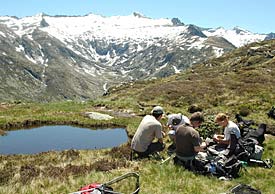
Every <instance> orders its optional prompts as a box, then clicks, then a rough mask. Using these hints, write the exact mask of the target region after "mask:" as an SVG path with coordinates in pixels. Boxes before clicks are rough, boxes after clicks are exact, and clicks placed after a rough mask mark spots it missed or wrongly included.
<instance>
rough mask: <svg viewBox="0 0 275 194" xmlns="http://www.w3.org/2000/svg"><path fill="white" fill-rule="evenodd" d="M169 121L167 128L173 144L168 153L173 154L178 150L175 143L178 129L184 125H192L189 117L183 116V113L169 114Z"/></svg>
mask: <svg viewBox="0 0 275 194" xmlns="http://www.w3.org/2000/svg"><path fill="white" fill-rule="evenodd" d="M167 118H168V121H167V124H166V126H167V127H168V128H169V131H168V133H167V134H168V136H169V138H170V140H171V141H172V144H171V145H170V146H168V151H169V152H171V153H173V152H174V151H175V149H176V142H175V134H176V129H177V128H178V127H179V126H180V125H183V124H186V123H188V124H190V120H189V119H188V117H187V116H184V115H182V114H181V113H177V114H169V115H168V116H167Z"/></svg>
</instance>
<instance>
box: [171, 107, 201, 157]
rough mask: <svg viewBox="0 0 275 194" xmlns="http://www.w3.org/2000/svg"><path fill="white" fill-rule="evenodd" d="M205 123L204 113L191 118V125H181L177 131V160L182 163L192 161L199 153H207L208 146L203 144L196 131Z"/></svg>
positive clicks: (197, 113)
mask: <svg viewBox="0 0 275 194" xmlns="http://www.w3.org/2000/svg"><path fill="white" fill-rule="evenodd" d="M203 122H204V116H203V114H202V112H195V113H193V114H192V115H191V117H190V124H189V123H186V124H184V125H180V126H179V127H178V128H177V129H176V134H175V140H176V158H177V159H178V160H180V161H182V162H188V161H192V160H193V159H194V158H195V156H196V155H197V154H198V153H199V152H203V151H205V150H204V149H205V147H206V144H205V142H202V139H201V137H200V135H199V132H198V131H196V128H198V127H199V126H200V125H201V124H202V123H203Z"/></svg>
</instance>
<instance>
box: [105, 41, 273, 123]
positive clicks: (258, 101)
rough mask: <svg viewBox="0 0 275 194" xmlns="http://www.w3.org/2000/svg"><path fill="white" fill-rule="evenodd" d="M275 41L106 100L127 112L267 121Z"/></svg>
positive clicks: (116, 91)
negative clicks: (159, 109)
mask: <svg viewBox="0 0 275 194" xmlns="http://www.w3.org/2000/svg"><path fill="white" fill-rule="evenodd" d="M274 55H275V41H274V40H270V41H263V42H260V43H252V44H249V45H247V46H244V47H241V48H238V49H236V50H234V51H233V52H230V53H227V54H225V55H223V56H221V57H219V58H216V59H212V60H209V61H207V62H204V63H202V64H198V65H194V66H193V67H192V68H189V69H187V70H186V71H184V72H183V73H180V74H177V75H174V76H171V77H168V78H164V79H155V80H151V81H149V82H143V81H140V82H135V83H130V84H124V85H121V86H119V87H114V88H111V89H110V95H109V96H107V97H105V100H107V101H108V100H110V101H120V102H122V103H124V105H125V106H132V107H133V108H134V107H140V106H142V105H154V104H161V105H163V106H164V107H166V108H167V111H168V112H169V111H170V112H171V111H172V112H173V111H186V110H187V109H188V107H189V106H191V105H193V104H196V105H198V106H199V107H201V108H202V109H203V110H204V111H206V112H209V113H211V112H218V111H226V112H229V113H231V114H234V113H237V112H242V113H243V114H246V115H247V114H250V116H251V117H252V118H254V119H257V120H259V119H262V120H266V115H265V113H266V112H267V111H268V110H269V109H270V108H271V106H272V105H274V104H275V101H274V99H275V79H274V77H275V58H274Z"/></svg>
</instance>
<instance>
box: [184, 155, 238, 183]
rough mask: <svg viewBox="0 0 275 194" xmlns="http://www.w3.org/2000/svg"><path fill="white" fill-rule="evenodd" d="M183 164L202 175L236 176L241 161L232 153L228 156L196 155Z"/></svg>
mask: <svg viewBox="0 0 275 194" xmlns="http://www.w3.org/2000/svg"><path fill="white" fill-rule="evenodd" d="M186 164H188V165H186ZM183 166H184V167H185V168H187V169H188V170H190V171H193V172H195V173H198V174H202V175H208V174H210V175H213V176H216V177H225V178H237V177H239V173H240V171H241V168H242V163H241V162H240V161H239V160H238V159H237V158H236V156H234V155H233V156H231V157H229V158H226V157H221V156H216V157H213V156H209V155H207V156H202V157H201V156H196V157H195V159H193V160H191V161H188V162H185V163H183Z"/></svg>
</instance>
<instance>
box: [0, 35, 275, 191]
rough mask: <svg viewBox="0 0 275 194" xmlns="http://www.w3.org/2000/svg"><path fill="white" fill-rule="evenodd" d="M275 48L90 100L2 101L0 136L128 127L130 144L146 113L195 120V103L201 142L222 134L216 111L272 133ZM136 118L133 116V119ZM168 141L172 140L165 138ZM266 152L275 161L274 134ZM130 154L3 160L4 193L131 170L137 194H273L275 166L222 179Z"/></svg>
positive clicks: (249, 49)
mask: <svg viewBox="0 0 275 194" xmlns="http://www.w3.org/2000/svg"><path fill="white" fill-rule="evenodd" d="M274 50H275V41H274V40H271V41H264V42H261V43H254V44H251V45H247V46H245V47H242V48H239V49H236V50H234V51H233V52H231V53H228V54H226V55H224V56H222V57H220V58H218V59H212V60H210V61H207V62H205V63H203V64H197V65H195V66H193V67H192V68H190V69H187V70H186V71H185V72H183V73H180V74H177V75H174V76H171V77H168V78H165V79H155V80H148V81H139V82H133V83H128V84H124V85H121V86H118V87H114V88H111V89H110V95H109V96H106V97H102V98H100V99H97V100H94V101H90V102H53V103H45V104H37V103H24V102H22V103H19V102H17V103H1V105H0V132H1V134H3V133H5V131H7V130H12V129H15V128H16V129H19V128H25V127H32V126H33V125H49V124H71V125H77V126H85V127H91V128H97V127H102V126H106V127H111V126H115V127H116V126H122V127H125V128H126V129H127V132H128V136H129V140H130V138H131V137H132V136H133V134H134V133H135V130H136V128H137V126H138V125H139V122H140V121H141V119H142V116H143V115H145V114H148V113H149V112H150V110H151V109H152V107H153V106H154V105H156V104H158V105H161V106H163V107H164V108H165V111H166V112H167V113H177V112H181V113H183V114H185V115H186V116H190V115H191V113H190V112H189V111H188V110H189V109H190V107H191V106H193V105H196V106H198V107H199V108H201V109H202V110H203V112H204V113H205V115H206V122H205V123H204V125H203V126H202V128H201V129H200V133H201V134H202V136H204V137H206V136H208V135H209V134H211V133H213V131H217V130H219V128H218V127H217V126H216V125H215V124H214V123H213V118H214V116H215V114H217V113H218V112H226V113H228V114H229V115H230V116H231V119H232V120H234V116H235V114H237V113H241V115H244V116H245V118H246V119H252V120H254V121H255V122H256V123H257V124H259V123H266V124H267V126H268V132H269V133H272V134H275V120H273V119H271V118H268V117H267V115H266V113H267V111H268V110H269V109H270V108H271V107H272V106H273V105H274V104H275V102H274V99H275V96H274V95H275V79H274V77H275V61H274V60H275V59H274ZM91 111H98V112H102V113H107V114H110V115H111V116H113V117H114V119H112V120H109V121H98V120H93V119H90V118H88V117H87V116H86V115H85V112H91ZM122 113H123V114H122ZM124 113H127V114H124ZM132 114H133V115H135V116H129V115H132ZM162 123H163V124H165V123H166V120H165V119H164V120H163V121H162ZM165 142H166V143H167V144H169V143H170V142H169V140H168V137H167V138H165ZM264 148H265V151H264V154H263V159H267V158H272V159H273V160H274V159H275V152H274V150H275V138H274V136H271V135H269V136H267V138H266V141H265V143H264ZM129 155H130V148H129V142H128V143H126V144H124V145H122V146H119V147H117V148H113V149H104V150H65V151H61V152H54V151H51V152H44V153H40V154H33V155H11V156H5V155H0V193H6V194H9V193H22V194H24V193H26V194H32V193H35V194H36V193H69V192H73V191H76V190H78V189H79V188H80V187H82V186H84V185H87V184H90V183H94V182H97V183H105V182H107V181H109V180H111V179H113V178H116V177H118V176H120V175H122V174H124V173H127V172H138V173H139V174H140V183H141V185H140V187H141V191H140V193H146V194H147V193H156V194H160V193H168V194H170V193H171V194H174V193H183V194H185V193H188V194H189V193H192V194H193V193H195V194H196V193H197V194H202V193H203V194H208V193H209V194H210V193H211V194H213V193H217V194H218V193H223V192H227V191H228V190H229V189H230V188H231V187H233V186H235V185H236V184H238V183H244V184H249V185H251V186H253V187H255V188H257V189H260V190H261V191H262V193H265V194H273V193H274V183H273V182H274V181H273V177H275V170H274V167H273V168H272V169H264V168H260V167H247V168H246V171H242V173H241V177H239V178H237V179H234V180H231V181H220V180H218V179H217V178H215V177H211V176H202V175H198V174H194V173H192V172H189V171H187V170H184V169H183V168H181V167H179V166H175V165H174V164H173V163H172V161H170V162H167V163H165V164H163V165H160V161H156V160H139V161H131V160H129ZM163 156H164V157H168V156H167V155H166V152H164V153H163ZM125 181H126V180H125ZM133 182H134V180H129V182H128V183H126V182H123V183H121V184H118V185H116V186H115V187H116V188H115V189H118V190H121V191H123V192H124V193H129V192H130V191H133V188H132V187H133Z"/></svg>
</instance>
